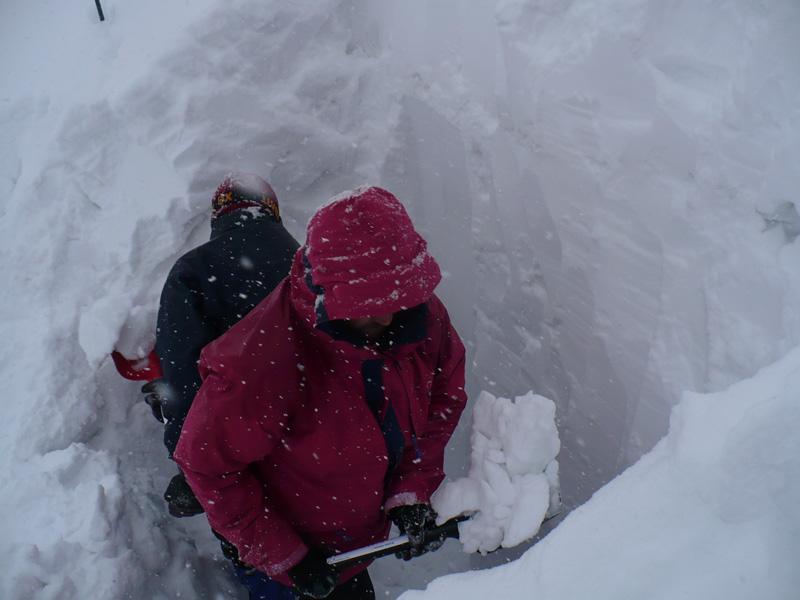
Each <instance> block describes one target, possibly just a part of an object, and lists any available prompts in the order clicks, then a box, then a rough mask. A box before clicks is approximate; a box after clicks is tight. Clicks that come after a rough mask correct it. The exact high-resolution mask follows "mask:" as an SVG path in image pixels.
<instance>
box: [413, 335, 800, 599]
mask: <svg viewBox="0 0 800 600" xmlns="http://www.w3.org/2000/svg"><path fill="white" fill-rule="evenodd" d="M798 390H800V348H797V349H795V350H794V351H792V352H791V353H790V354H789V355H788V356H787V357H786V358H784V359H783V360H781V361H779V362H778V363H776V364H774V365H772V366H770V367H768V368H765V369H763V370H762V371H760V372H759V373H758V374H757V375H756V376H755V377H753V378H752V379H749V380H747V381H743V382H741V383H738V384H736V385H733V386H731V387H730V388H729V389H727V390H726V391H724V392H718V393H715V394H707V395H702V394H694V393H687V394H686V395H685V396H684V398H683V400H682V401H681V403H680V404H678V406H677V407H676V408H675V409H674V411H673V413H672V419H671V425H670V431H669V434H668V435H667V436H666V437H665V438H664V439H663V440H662V441H661V442H660V443H659V444H658V445H657V446H656V448H655V449H654V450H653V451H652V452H650V453H649V454H648V455H646V456H645V457H644V458H642V459H641V460H640V461H639V462H638V463H636V464H635V465H634V466H632V467H630V468H629V469H628V470H627V471H625V473H623V474H622V475H621V476H619V477H617V478H616V479H615V480H614V481H612V482H611V483H609V484H607V485H606V486H605V487H603V489H601V490H600V491H599V492H597V493H596V494H595V495H594V497H593V498H592V499H591V500H590V501H589V502H587V503H586V504H584V505H583V506H581V507H580V508H578V509H576V510H574V511H573V512H572V513H571V514H570V516H569V517H567V519H566V520H564V521H563V522H562V523H561V524H560V525H559V527H558V528H557V529H556V530H555V531H554V532H552V533H551V534H550V535H549V536H548V537H546V538H545V539H544V540H543V541H541V542H539V544H538V545H536V546H534V547H533V548H531V549H530V550H529V551H528V552H527V553H526V554H525V555H524V556H523V557H522V558H520V559H519V560H518V561H516V562H514V563H513V564H510V565H507V566H503V567H497V568H495V569H493V570H490V571H486V572H482V573H478V572H472V573H468V574H460V575H453V576H448V577H444V578H442V579H439V580H437V581H435V582H433V583H432V584H431V585H430V586H429V587H428V590H427V592H424V593H423V592H409V593H407V594H404V595H403V596H402V599H403V600H423V599H427V598H431V599H432V598H459V599H463V600H472V599H475V600H478V599H480V600H483V599H484V598H491V597H494V598H503V599H508V600H514V599H520V600H521V599H523V598H536V599H537V600H568V599H576V600H577V599H579V598H594V599H596V600H626V599H630V600H640V599H641V598H648V599H653V600H659V599H664V600H668V599H669V600H672V599H674V598H697V599H700V598H702V599H704V600H717V599H718V600H736V599H741V600H751V599H753V598H771V599H774V600H790V599H792V598H797V590H798V589H800V587H799V586H800V571H798V569H797V556H798V552H800V503H798V499H800V435H798V431H800V403H798V401H797V399H798Z"/></svg>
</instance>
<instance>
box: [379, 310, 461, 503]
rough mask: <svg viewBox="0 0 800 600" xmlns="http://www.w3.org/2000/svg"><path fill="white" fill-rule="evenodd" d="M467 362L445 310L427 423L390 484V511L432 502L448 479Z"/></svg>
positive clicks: (408, 449)
mask: <svg viewBox="0 0 800 600" xmlns="http://www.w3.org/2000/svg"><path fill="white" fill-rule="evenodd" d="M442 309H443V310H444V307H442ZM464 366H465V350H464V344H463V343H462V342H461V338H460V337H459V336H458V333H457V332H456V330H455V329H454V328H453V326H452V325H451V323H450V319H449V317H448V316H447V313H446V311H445V313H444V323H443V333H442V340H441V344H440V350H439V360H438V367H437V369H436V374H435V375H434V378H433V386H432V388H431V400H430V405H429V408H428V419H427V423H426V427H425V429H424V431H423V432H422V433H421V434H420V435H419V436H418V437H417V438H416V439H413V440H412V444H410V445H408V444H407V445H406V448H405V450H404V453H403V458H402V460H401V462H400V465H399V466H398V467H397V470H396V471H395V473H394V475H393V476H392V479H391V481H390V483H389V486H388V488H387V493H386V500H385V502H384V510H386V511H387V512H388V511H389V510H391V509H392V508H395V507H396V506H402V505H405V504H418V503H428V502H430V498H431V495H432V494H433V492H435V491H436V488H437V487H439V484H440V483H441V482H442V480H443V479H444V449H445V446H447V442H448V441H449V440H450V436H452V435H453V431H454V430H455V428H456V425H458V420H459V418H460V417H461V413H462V412H463V410H464V406H465V405H466V402H467V394H466V392H465V391H464V379H465V375H464Z"/></svg>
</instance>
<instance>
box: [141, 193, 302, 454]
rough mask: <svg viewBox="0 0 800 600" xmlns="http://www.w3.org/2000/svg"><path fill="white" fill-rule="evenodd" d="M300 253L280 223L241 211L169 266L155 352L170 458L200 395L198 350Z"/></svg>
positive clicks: (223, 218)
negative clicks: (163, 393) (164, 391)
mask: <svg viewBox="0 0 800 600" xmlns="http://www.w3.org/2000/svg"><path fill="white" fill-rule="evenodd" d="M298 246H299V244H298V243H297V241H296V240H295V239H294V238H293V237H292V236H291V234H290V233H289V232H288V231H286V229H285V228H284V227H283V225H282V224H281V223H280V222H279V221H276V220H274V219H273V218H272V217H270V216H266V215H261V214H258V213H257V212H255V211H251V210H248V209H242V210H237V211H234V212H231V213H228V214H223V215H221V216H219V217H217V218H215V219H214V220H213V221H212V222H211V239H210V240H209V241H208V242H206V243H205V244H203V245H201V246H198V247H197V248H195V249H194V250H191V251H189V252H187V253H186V254H184V255H183V256H182V257H181V258H179V259H178V261H177V262H176V263H175V265H174V266H173V267H172V270H171V271H170V273H169V276H168V277H167V282H166V284H165V285H164V289H163V291H162V293H161V302H160V305H159V310H158V328H157V330H156V353H157V354H158V357H159V359H160V361H161V369H162V371H163V377H164V380H165V382H166V383H167V390H168V391H167V398H166V401H165V404H164V405H163V408H162V410H163V412H164V416H165V417H166V421H167V422H166V428H165V431H164V444H165V445H166V446H167V449H168V450H169V455H170V457H172V454H173V452H174V451H175V446H176V445H177V444H178V438H179V437H180V433H181V428H182V427H183V422H184V420H185V419H186V415H187V413H188V412H189V408H190V407H191V405H192V400H193V399H194V396H195V394H196V393H197V390H198V389H199V388H200V375H199V373H198V371H197V361H198V359H199V358H200V351H201V350H202V349H203V347H204V346H205V345H206V344H208V343H209V342H211V341H213V340H215V339H216V338H218V337H219V336H220V335H222V334H223V333H225V332H226V331H227V330H228V329H229V328H230V327H231V326H232V325H234V324H235V323H237V322H238V321H239V320H240V319H241V318H242V317H243V316H244V315H246V314H247V313H248V312H250V310H252V309H253V308H254V307H255V306H256V305H257V304H258V303H259V302H261V300H263V299H264V298H265V297H266V296H267V295H268V294H269V293H270V292H271V291H272V290H273V289H274V288H275V287H276V286H277V285H278V283H280V281H281V280H282V279H283V278H284V277H286V275H288V273H289V268H290V267H291V264H292V258H293V256H294V253H295V251H296V250H297V248H298Z"/></svg>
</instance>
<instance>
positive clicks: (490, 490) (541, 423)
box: [433, 391, 560, 552]
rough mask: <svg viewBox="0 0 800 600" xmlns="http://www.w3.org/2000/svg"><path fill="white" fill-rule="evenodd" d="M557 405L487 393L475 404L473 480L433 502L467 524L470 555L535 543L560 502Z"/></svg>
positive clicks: (446, 488)
mask: <svg viewBox="0 0 800 600" xmlns="http://www.w3.org/2000/svg"><path fill="white" fill-rule="evenodd" d="M555 413H556V406H555V404H553V402H552V401H551V400H548V399H547V398H544V397H542V396H537V395H536V394H534V393H533V392H529V393H527V394H525V395H524V396H519V397H518V398H516V400H513V401H512V400H509V399H507V398H498V397H495V396H493V395H492V394H490V393H488V392H485V391H484V392H482V393H481V395H480V396H479V397H478V400H477V401H476V402H475V406H474V408H473V415H472V417H473V421H472V453H471V458H470V460H471V466H470V470H469V475H468V476H467V477H463V478H461V479H458V480H457V481H453V482H447V483H445V484H444V485H443V486H442V487H441V488H439V490H438V491H437V492H436V494H435V495H434V498H433V507H434V508H435V509H436V512H437V513H439V522H440V523H443V522H444V521H447V520H448V519H451V518H453V517H455V516H458V515H462V514H468V513H475V514H473V515H472V517H471V518H470V519H469V520H468V521H466V522H464V523H461V524H460V525H459V528H458V529H459V538H460V540H461V543H462V545H463V546H464V551H465V552H476V551H478V552H491V551H492V550H496V549H497V548H498V547H500V546H502V547H504V548H511V547H513V546H516V545H518V544H521V543H522V542H524V541H526V540H529V539H531V538H532V537H533V536H534V535H536V533H537V532H538V531H539V526H540V525H541V523H542V520H543V519H544V518H545V515H546V514H547V513H548V511H549V512H550V513H551V514H552V513H553V512H554V511H555V510H556V509H557V508H558V504H559V493H558V462H557V461H556V460H555V457H556V455H557V454H558V451H559V448H560V442H559V439H558V431H557V429H556V423H555Z"/></svg>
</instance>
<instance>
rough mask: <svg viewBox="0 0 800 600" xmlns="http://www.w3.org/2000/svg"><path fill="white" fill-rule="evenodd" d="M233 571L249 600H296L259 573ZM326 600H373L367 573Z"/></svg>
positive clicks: (253, 570)
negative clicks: (247, 593) (248, 594)
mask: <svg viewBox="0 0 800 600" xmlns="http://www.w3.org/2000/svg"><path fill="white" fill-rule="evenodd" d="M234 569H235V570H236V577H238V578H239V581H240V582H241V584H242V585H243V586H244V587H245V588H247V591H248V592H250V600H298V598H297V596H295V594H294V592H293V591H292V588H289V587H286V586H285V585H283V584H280V583H278V582H277V581H273V580H272V579H270V578H269V577H267V576H266V575H264V573H261V572H260V571H256V570H255V569H250V570H248V569H243V568H242V567H236V566H234ZM328 598H329V599H330V600H375V591H374V590H373V588H372V580H371V579H370V577H369V573H367V572H366V571H362V572H361V573H359V574H358V575H356V576H355V577H353V578H352V579H350V580H348V581H346V582H345V583H343V584H342V585H340V586H339V587H337V588H336V589H335V590H334V591H333V593H332V594H331V595H330V596H328ZM299 600H302V598H300V599H299Z"/></svg>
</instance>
